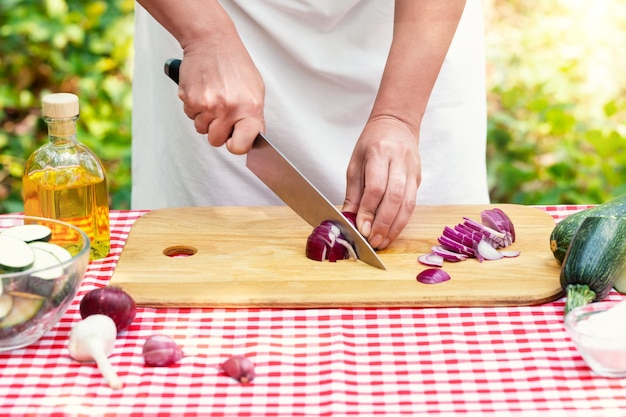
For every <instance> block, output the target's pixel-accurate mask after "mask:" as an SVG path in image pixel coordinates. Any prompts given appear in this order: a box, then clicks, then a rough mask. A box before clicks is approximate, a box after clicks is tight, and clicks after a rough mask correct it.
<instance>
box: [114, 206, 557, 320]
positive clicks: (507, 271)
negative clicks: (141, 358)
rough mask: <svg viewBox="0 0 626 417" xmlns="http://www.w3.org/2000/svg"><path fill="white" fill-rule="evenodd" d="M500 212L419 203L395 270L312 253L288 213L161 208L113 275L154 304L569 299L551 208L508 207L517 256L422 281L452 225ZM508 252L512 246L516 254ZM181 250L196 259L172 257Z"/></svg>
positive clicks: (133, 236)
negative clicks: (426, 261) (555, 251)
mask: <svg viewBox="0 0 626 417" xmlns="http://www.w3.org/2000/svg"><path fill="white" fill-rule="evenodd" d="M490 207H495V206H488V205H481V206H478V205H472V206H418V207H417V208H416V210H415V212H414V214H413V216H412V218H411V222H410V223H409V225H408V226H407V228H406V229H405V230H404V231H403V233H402V235H401V236H400V237H399V238H398V239H397V240H396V241H395V242H394V243H393V244H392V245H391V246H390V247H389V248H387V249H385V250H382V251H380V252H379V256H380V258H381V259H382V261H383V262H384V263H385V265H386V267H387V270H386V271H383V270H380V269H377V268H374V267H371V266H369V265H367V264H364V263H362V262H360V261H352V260H344V261H339V262H334V263H331V262H317V261H312V260H310V259H308V258H306V256H305V254H304V250H305V244H306V239H307V236H308V235H309V234H310V232H311V227H310V226H309V225H308V224H307V223H306V222H305V221H304V220H302V219H300V218H299V217H298V216H297V215H296V214H295V213H294V212H293V211H291V210H290V209H289V208H288V207H189V208H171V209H160V210H154V211H151V212H149V213H147V214H145V215H144V216H143V217H141V218H139V219H138V220H137V221H136V223H135V224H134V225H133V227H132V229H131V232H130V234H129V236H128V240H127V243H126V245H125V247H124V249H123V251H122V254H121V256H120V259H119V262H118V264H117V266H116V269H115V271H114V274H113V277H112V279H111V285H118V286H121V287H123V288H124V289H125V290H126V291H127V292H128V293H129V294H130V295H131V296H132V297H133V298H134V299H135V301H136V302H137V304H138V305H143V306H153V307H168V306H169V307H191V306H201V307H285V308H307V307H309V308H310V307H377V306H380V307H382V306H384V307H400V306H417V307H425V306H503V305H509V306H510V305H532V304H540V303H544V302H548V301H552V300H554V299H557V298H559V297H561V296H562V294H563V293H562V290H561V287H560V284H559V266H558V265H557V263H556V262H555V260H554V258H553V256H552V253H551V251H550V248H549V236H550V232H551V231H552V228H553V227H554V221H553V219H552V217H551V216H550V215H549V214H547V213H546V212H544V211H542V210H539V209H536V208H532V207H525V206H519V205H507V204H499V205H497V207H500V208H501V209H502V210H504V211H505V212H506V213H507V214H508V215H509V217H510V218H511V219H512V221H513V223H514V224H515V227H516V232H517V240H516V242H515V243H514V244H513V245H512V246H510V247H509V248H510V250H515V249H519V250H521V252H522V253H521V255H520V256H519V257H517V258H506V259H502V260H498V261H485V262H482V263H480V262H478V261H477V260H476V259H469V260H466V261H462V262H457V263H451V262H446V263H445V264H444V266H443V269H445V270H446V271H448V272H449V274H450V275H451V277H452V279H451V280H450V281H447V282H444V283H440V284H434V285H432V284H431V285H427V284H421V283H419V282H417V281H416V275H417V274H418V273H419V272H420V271H421V270H423V269H425V268H426V267H425V266H423V265H421V264H419V263H418V262H417V257H418V255H420V254H422V253H425V252H429V251H430V248H431V247H432V246H433V245H435V244H437V237H438V236H439V235H440V234H441V232H442V230H443V227H444V226H445V225H448V226H454V225H456V224H457V223H460V222H462V218H463V216H468V217H471V218H473V219H475V220H480V212H481V211H482V210H483V209H485V208H490ZM507 250H509V249H507ZM172 253H178V254H180V255H188V256H175V257H174V256H168V255H166V254H170V255H171V254H172Z"/></svg>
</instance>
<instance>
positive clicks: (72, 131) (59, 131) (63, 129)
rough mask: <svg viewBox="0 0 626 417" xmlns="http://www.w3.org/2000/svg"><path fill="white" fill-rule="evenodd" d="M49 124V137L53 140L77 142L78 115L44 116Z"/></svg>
mask: <svg viewBox="0 0 626 417" xmlns="http://www.w3.org/2000/svg"><path fill="white" fill-rule="evenodd" d="M43 120H44V121H45V122H46V123H47V124H48V138H49V139H50V141H51V142H53V143H54V142H57V143H62V142H76V120H78V116H74V117H68V118H51V117H44V118H43Z"/></svg>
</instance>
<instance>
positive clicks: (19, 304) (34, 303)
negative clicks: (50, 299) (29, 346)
mask: <svg viewBox="0 0 626 417" xmlns="http://www.w3.org/2000/svg"><path fill="white" fill-rule="evenodd" d="M45 301H46V300H44V299H43V298H24V297H15V296H13V305H12V307H11V310H10V311H9V312H8V314H7V315H6V316H4V317H3V318H2V319H1V320H0V339H2V338H9V337H13V336H15V335H17V334H19V333H21V332H23V331H25V330H26V329H28V328H29V327H30V326H31V320H34V319H36V318H37V317H39V315H40V314H41V312H42V307H43V305H44V303H45Z"/></svg>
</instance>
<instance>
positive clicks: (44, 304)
mask: <svg viewBox="0 0 626 417" xmlns="http://www.w3.org/2000/svg"><path fill="white" fill-rule="evenodd" d="M33 223H34V224H41V225H45V226H47V227H49V228H50V229H51V230H52V234H51V236H50V240H49V243H54V244H56V245H58V246H61V247H63V248H65V249H67V251H68V252H69V253H70V255H71V258H69V259H67V260H65V261H61V262H59V263H58V264H56V265H54V266H47V267H45V268H37V267H31V268H30V269H28V270H25V271H20V272H6V271H1V272H3V273H1V274H0V281H1V284H2V288H1V290H2V295H0V296H4V297H5V299H4V300H3V311H2V314H1V316H2V317H1V318H0V351H6V350H11V349H17V348H20V347H24V346H28V345H30V344H32V343H34V342H36V341H37V340H39V339H40V338H41V337H42V336H43V335H44V334H45V333H46V332H48V331H49V330H50V329H51V328H52V327H53V326H55V325H56V324H57V322H58V321H59V320H60V319H61V316H63V314H64V313H65V312H66V311H67V309H68V307H69V306H70V304H71V303H72V300H73V299H74V297H75V296H76V292H77V290H78V288H79V286H80V284H81V282H82V280H83V276H84V274H85V271H86V270H87V265H88V263H89V247H90V242H89V237H88V236H87V235H86V234H85V232H83V231H82V230H81V229H79V228H78V227H75V226H73V225H71V224H69V223H65V222H61V221H58V220H51V219H45V218H39V217H29V216H7V215H0V233H1V232H2V231H3V230H5V229H7V228H10V227H13V226H19V225H22V224H33ZM41 277H45V279H44V280H43V281H42V278H41ZM34 288H36V290H34ZM7 297H9V298H11V299H10V300H7V299H6V298H7ZM7 301H8V302H7ZM7 308H9V310H7Z"/></svg>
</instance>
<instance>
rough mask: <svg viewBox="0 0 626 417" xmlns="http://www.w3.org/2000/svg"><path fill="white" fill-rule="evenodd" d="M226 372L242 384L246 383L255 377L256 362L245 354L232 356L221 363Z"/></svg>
mask: <svg viewBox="0 0 626 417" xmlns="http://www.w3.org/2000/svg"><path fill="white" fill-rule="evenodd" d="M221 367H222V369H223V370H224V372H226V373H227V374H228V375H229V376H230V377H231V378H234V379H236V380H237V381H239V382H240V383H241V384H243V385H246V384H248V383H250V382H252V380H253V379H254V377H255V373H254V364H253V363H252V362H251V361H250V359H248V358H246V357H245V356H241V355H235V356H231V357H230V358H228V360H226V361H225V362H224V363H222V365H221Z"/></svg>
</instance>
